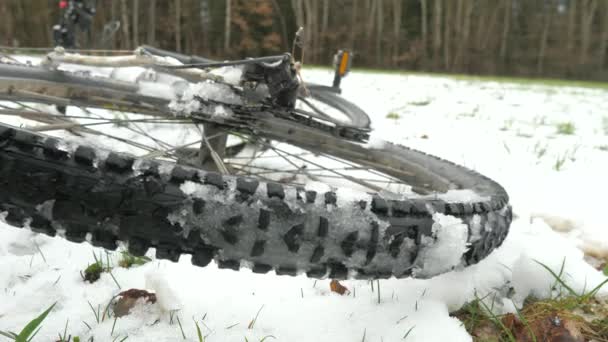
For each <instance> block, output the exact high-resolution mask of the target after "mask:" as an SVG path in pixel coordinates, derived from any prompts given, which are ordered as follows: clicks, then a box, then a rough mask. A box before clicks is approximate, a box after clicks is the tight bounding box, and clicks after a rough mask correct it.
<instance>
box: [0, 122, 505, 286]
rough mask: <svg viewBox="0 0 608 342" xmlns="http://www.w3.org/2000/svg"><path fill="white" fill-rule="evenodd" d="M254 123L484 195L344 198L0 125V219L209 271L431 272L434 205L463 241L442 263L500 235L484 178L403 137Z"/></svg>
mask: <svg viewBox="0 0 608 342" xmlns="http://www.w3.org/2000/svg"><path fill="white" fill-rule="evenodd" d="M260 120H261V121H260V122H261V124H260V127H261V129H260V132H261V134H263V135H264V136H265V137H267V138H270V139H277V140H282V141H286V142H290V143H293V144H295V145H297V146H302V147H303V148H306V149H311V150H315V149H318V148H319V147H318V146H317V145H318V143H319V141H320V140H321V141H323V139H325V141H327V142H329V143H326V144H324V146H326V147H327V148H328V149H329V150H330V153H332V154H333V153H335V155H337V156H338V157H341V158H348V157H349V156H350V157H352V156H353V155H357V156H361V157H357V158H360V159H357V160H358V161H359V162H362V163H365V162H367V163H370V165H374V166H375V167H377V168H378V169H380V170H382V171H383V172H386V173H388V174H390V173H395V174H401V172H400V171H399V170H402V169H408V170H412V171H414V176H413V177H412V178H411V179H408V180H409V181H410V182H411V183H412V184H413V185H419V186H421V187H428V188H431V189H436V190H437V191H447V190H449V189H453V188H465V189H473V190H474V191H475V192H476V193H478V194H479V195H480V196H482V197H484V198H486V200H483V201H478V202H475V203H471V202H458V201H456V202H445V201H442V200H438V199H434V198H406V199H403V200H387V199H384V198H382V197H381V196H379V195H377V194H376V195H374V196H370V197H369V198H366V199H361V200H357V201H355V202H353V201H351V200H350V199H346V200H342V199H341V198H340V194H339V191H338V192H336V191H327V192H324V193H317V192H315V191H312V190H308V191H307V190H305V189H302V188H296V187H293V186H287V185H282V184H279V183H273V182H260V181H258V180H255V179H251V178H248V177H236V176H223V175H220V174H217V173H213V172H205V171H202V170H198V169H193V168H189V167H185V166H179V165H169V164H167V163H166V162H160V161H141V160H137V159H136V158H134V157H132V156H129V155H126V154H121V153H115V152H104V151H101V150H96V149H94V148H91V147H87V146H77V147H74V148H73V149H72V150H65V148H63V147H61V146H65V143H63V142H62V141H61V140H60V139H57V138H49V137H44V136H42V135H38V134H35V133H32V132H28V131H26V130H22V129H17V128H14V127H10V126H7V125H5V124H0V212H6V213H7V214H6V215H5V220H6V222H8V223H9V224H11V225H14V226H29V227H30V228H31V229H32V230H34V231H37V232H41V233H46V234H48V235H55V234H56V233H57V232H60V233H61V234H62V235H65V237H66V238H67V239H68V240H70V241H75V242H82V241H84V240H87V238H88V239H89V240H90V242H91V243H92V244H93V245H95V246H101V247H104V248H108V249H114V248H116V243H117V241H124V242H127V243H128V248H129V250H130V251H131V252H132V253H134V254H136V255H141V254H143V253H145V252H146V251H147V249H148V248H150V247H154V248H156V255H157V257H159V258H165V259H170V260H173V261H176V260H177V259H178V258H179V256H180V255H181V254H191V255H192V262H193V264H195V265H199V266H205V265H207V264H208V263H209V262H210V261H211V260H213V259H215V260H216V262H217V264H218V265H219V267H220V268H231V269H239V268H240V267H241V266H242V265H243V264H247V265H249V266H250V267H251V268H252V269H253V271H254V272H260V273H265V272H268V271H270V270H272V269H274V270H275V272H276V273H277V274H288V275H296V274H298V273H300V272H305V273H306V274H307V275H308V276H309V277H314V278H323V277H331V278H334V279H342V278H345V277H347V276H349V275H350V276H353V277H357V278H361V279H371V278H386V277H390V276H395V277H407V276H416V277H428V276H433V275H435V274H436V273H437V272H430V273H429V272H425V270H424V268H421V267H422V266H421V265H422V264H423V263H424V261H425V260H424V259H423V257H424V252H425V250H427V248H429V246H432V245H433V241H434V239H436V238H437V236H435V232H434V225H435V224H436V222H435V220H434V217H435V216H436V215H437V214H438V213H443V214H446V215H451V216H455V217H456V218H457V219H459V220H461V221H462V222H463V224H465V225H466V227H467V229H466V239H467V242H468V243H470V248H468V250H467V251H466V252H463V254H462V256H461V259H460V260H459V263H458V265H452V266H454V267H455V266H466V265H470V264H473V263H476V262H477V261H479V260H481V259H483V258H484V257H485V256H487V255H488V254H489V253H490V252H491V251H492V250H493V249H495V248H496V247H498V246H499V245H500V244H501V243H502V241H503V240H504V238H505V237H506V235H507V232H508V228H509V225H510V222H511V219H512V214H511V208H510V206H509V204H508V195H507V194H506V192H505V190H504V189H503V188H502V187H501V186H500V185H499V184H497V183H495V182H494V181H492V180H490V179H488V178H487V177H484V176H482V175H480V174H478V173H476V172H474V171H471V170H468V169H466V168H464V167H461V166H458V165H456V164H453V163H450V162H448V161H445V160H442V159H439V158H436V157H432V156H430V155H427V154H424V153H422V152H418V151H415V150H412V149H409V148H406V147H403V146H399V145H394V144H385V145H384V146H383V147H382V148H374V147H371V146H363V145H360V144H355V143H352V142H348V141H344V140H342V139H340V138H338V137H335V136H332V135H329V134H327V133H325V132H321V131H318V130H314V129H312V128H306V127H300V126H298V125H297V124H295V123H292V122H289V121H282V120H276V119H272V120H266V121H264V118H263V117H262V118H261V119H260ZM272 125H274V126H272ZM281 125H284V127H282V126H281ZM294 129H295V134H294V133H293V131H294ZM290 131H291V132H292V133H290V134H288V135H286V136H284V135H282V133H281V132H290ZM332 149H333V150H332ZM352 158H354V157H352ZM168 169H170V170H171V171H170V172H166V171H163V170H168ZM184 187H186V188H188V189H195V190H197V191H196V192H195V193H188V191H185V188H184ZM340 215H342V216H343V217H349V218H352V217H355V218H356V220H353V221H346V222H345V221H344V220H343V219H341V216H340ZM343 217H342V218H343ZM450 267H451V266H450ZM447 270H448V269H441V271H440V272H439V271H438V272H439V273H441V272H445V271H447Z"/></svg>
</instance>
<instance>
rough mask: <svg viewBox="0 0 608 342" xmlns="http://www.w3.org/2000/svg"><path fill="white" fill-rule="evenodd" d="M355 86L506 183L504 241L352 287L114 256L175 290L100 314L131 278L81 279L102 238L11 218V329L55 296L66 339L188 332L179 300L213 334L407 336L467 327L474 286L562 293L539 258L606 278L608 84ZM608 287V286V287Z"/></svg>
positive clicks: (415, 140)
mask: <svg viewBox="0 0 608 342" xmlns="http://www.w3.org/2000/svg"><path fill="white" fill-rule="evenodd" d="M331 76H332V75H331V74H330V72H329V71H323V70H313V71H306V73H305V74H304V77H305V79H306V80H307V81H315V82H318V83H328V82H330V80H331ZM343 88H344V93H343V95H344V96H345V97H347V98H349V99H351V100H353V101H354V102H355V103H357V104H359V105H360V106H361V107H362V108H364V109H365V110H366V111H367V112H368V113H369V114H370V116H371V117H372V121H373V127H374V129H375V136H376V137H379V138H382V139H386V140H391V141H394V142H398V143H402V144H405V145H407V146H410V147H413V148H417V149H420V150H423V151H425V152H429V153H431V154H435V155H438V156H441V157H442V158H445V159H449V160H452V161H454V162H457V163H460V164H463V165H465V166H468V167H470V168H473V169H475V170H477V171H479V172H481V173H482V174H485V175H487V176H489V177H491V178H493V179H495V180H497V181H498V182H499V183H501V184H502V185H503V186H504V187H505V188H506V189H507V191H508V192H509V194H510V196H511V203H512V205H513V208H514V212H515V215H516V219H515V220H514V222H513V224H512V227H511V232H510V234H509V236H508V237H507V240H506V241H505V243H504V244H503V246H502V247H500V248H499V249H498V250H497V251H495V252H494V253H492V254H491V255H490V256H489V257H488V258H487V259H485V260H483V261H482V262H480V263H479V264H478V265H475V266H472V267H469V268H466V269H464V270H459V271H455V272H451V273H448V274H444V275H441V276H438V277H435V278H433V279H430V280H418V279H400V280H396V279H389V280H381V281H379V283H377V282H374V283H373V287H372V284H371V283H370V282H369V281H356V280H349V281H344V282H342V284H343V285H345V286H346V287H347V288H348V289H349V290H350V293H349V294H348V295H344V296H340V295H338V294H336V293H332V292H330V290H329V280H319V281H315V280H313V279H308V278H305V277H303V276H300V277H287V276H275V275H274V274H268V275H257V274H253V273H252V272H251V271H249V270H242V271H240V272H234V271H230V270H219V269H217V267H216V266H215V265H213V264H212V265H210V266H209V267H206V268H198V267H194V266H192V265H191V264H190V260H188V259H189V257H187V256H184V257H182V258H181V259H180V262H179V263H171V262H167V261H153V262H150V263H148V264H146V265H144V266H141V267H137V268H132V269H121V268H116V269H115V270H114V271H113V273H112V274H113V276H114V277H115V278H116V280H117V282H118V283H119V284H120V286H121V287H122V289H123V290H124V289H129V288H149V289H150V290H154V291H156V292H157V294H158V296H159V297H162V298H164V299H165V300H164V301H163V300H161V299H159V304H155V305H140V306H138V307H136V309H135V312H132V313H131V314H130V315H128V316H125V317H122V318H119V319H118V320H117V321H116V322H114V321H113V320H105V321H103V322H101V323H97V322H96V320H95V316H94V314H93V311H92V310H91V308H90V306H89V302H90V303H91V304H92V305H93V306H94V307H95V308H96V307H97V305H101V307H104V306H105V305H106V304H107V303H108V301H109V300H110V299H111V298H112V296H114V295H115V294H117V293H118V292H119V289H118V287H117V285H116V283H115V281H114V280H113V279H112V277H111V276H110V275H109V274H107V273H104V274H103V275H102V277H101V280H100V281H98V282H96V283H94V284H88V283H84V282H83V281H82V279H81V276H80V274H79V271H81V270H83V269H84V268H85V267H86V266H87V264H88V263H92V262H93V256H92V251H97V253H99V251H98V250H97V249H95V248H92V247H91V246H90V245H88V244H73V243H70V242H67V241H66V240H63V239H60V238H48V237H45V236H38V235H33V234H31V233H29V232H27V231H24V230H18V229H13V228H11V227H9V226H5V225H4V224H3V223H0V291H1V292H0V330H5V331H6V330H11V331H18V330H20V328H22V327H23V326H24V325H25V324H26V323H27V322H28V321H29V320H31V319H33V318H34V317H35V316H36V315H38V314H39V313H41V312H42V311H44V310H45V309H46V308H47V307H49V306H50V305H51V304H52V303H54V302H57V306H56V308H55V310H54V311H53V312H52V314H51V315H50V316H49V317H48V318H47V319H46V320H45V322H44V324H43V329H42V330H41V332H40V333H39V334H38V336H37V337H36V340H40V341H51V340H54V339H53V338H55V339H56V337H57V333H58V332H63V330H64V327H65V325H66V321H67V322H68V332H69V333H70V334H72V335H78V336H80V337H81V340H86V339H87V338H88V337H89V336H94V337H95V341H112V340H114V338H116V337H119V336H120V338H119V339H118V340H120V339H122V338H123V337H124V336H127V335H128V336H129V337H128V340H127V341H176V340H182V333H181V331H180V327H179V325H178V324H177V323H175V319H174V322H173V323H171V322H170V319H169V316H170V315H169V314H168V313H167V312H166V311H167V310H173V309H177V308H179V309H180V311H179V312H178V315H179V317H180V322H181V325H182V327H183V330H184V333H185V335H186V337H187V340H190V341H195V340H197V336H196V335H197V334H196V328H195V324H194V321H193V320H196V321H198V322H199V325H200V326H201V329H202V333H203V334H204V335H206V336H207V337H206V341H244V340H245V339H247V340H248V341H260V340H262V339H263V338H264V337H266V336H273V337H274V338H276V340H278V341H332V342H340V341H387V342H388V341H399V340H402V339H403V337H404V336H405V335H406V334H407V338H406V340H407V341H469V340H471V337H470V336H469V335H468V334H467V332H466V331H465V329H464V327H463V326H462V324H461V322H460V321H458V320H457V319H456V318H453V317H450V316H449V312H451V311H454V310H457V309H458V308H460V307H461V306H462V305H463V304H464V303H466V302H468V301H471V300H473V299H475V298H476V297H480V298H484V297H485V298H493V299H494V307H495V310H496V311H497V313H502V312H508V311H514V308H515V307H516V306H519V305H520V304H521V302H522V301H523V299H524V298H526V297H527V296H528V295H535V296H541V297H543V296H548V295H549V291H550V288H551V286H552V285H553V284H554V282H555V281H554V279H553V278H552V276H551V275H550V274H549V273H548V272H547V271H546V270H544V269H543V268H542V267H541V266H540V265H539V264H538V263H536V262H535V260H537V261H539V262H541V263H543V264H545V265H547V266H549V267H551V268H553V269H554V270H555V271H556V273H557V272H559V269H560V268H561V266H562V263H565V269H564V278H565V279H566V281H567V282H568V284H569V285H570V286H571V287H573V288H574V289H575V290H576V291H584V290H589V289H591V288H593V287H595V285H596V284H598V283H600V282H601V281H602V280H604V279H605V277H604V276H603V275H602V274H601V272H599V271H596V270H595V269H594V268H593V267H592V266H590V265H589V264H588V263H587V262H586V261H585V260H584V259H583V256H584V252H585V253H587V254H589V255H593V256H596V257H598V258H601V257H604V258H606V257H608V223H606V222H607V220H606V219H605V217H606V214H605V213H606V208H607V207H606V200H605V197H606V194H607V193H608V180H607V179H606V172H607V170H608V101H606V99H608V91H607V90H600V89H583V88H574V87H573V88H569V87H549V86H542V85H529V84H526V85H522V84H510V83H495V82H482V81H463V80H454V79H449V78H442V77H427V76H407V75H396V74H371V73H356V72H355V73H353V74H351V75H350V76H349V77H348V78H347V79H345V80H344V84H343ZM389 113H392V114H391V115H388V114H389ZM387 115H388V116H389V117H387ZM564 123H571V124H572V125H573V127H574V132H572V133H573V134H559V133H558V126H560V124H564ZM557 231H559V232H557ZM150 255H153V251H151V252H150ZM43 256H44V258H43ZM118 257H119V256H118V253H115V254H112V255H111V258H112V259H113V260H117V259H118ZM488 294H491V295H490V296H486V295H488ZM601 294H602V295H608V288H604V289H603V291H602V292H601ZM167 298H172V299H167ZM258 312H259V315H258V317H257V320H256V321H255V324H254V325H253V327H252V328H248V326H249V325H250V322H251V321H252V319H254V318H255V317H256V314H257V313H258ZM83 322H86V324H88V325H90V326H91V328H92V330H89V328H88V327H87V326H86V325H85V324H84V323H83ZM112 332H113V333H112ZM408 332H409V334H408ZM268 340H272V337H268V338H267V339H266V341H268Z"/></svg>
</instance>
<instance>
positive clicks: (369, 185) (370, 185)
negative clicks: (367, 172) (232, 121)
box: [261, 142, 383, 192]
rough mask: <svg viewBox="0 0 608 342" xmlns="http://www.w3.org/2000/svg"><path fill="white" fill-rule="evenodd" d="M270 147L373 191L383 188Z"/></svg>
mask: <svg viewBox="0 0 608 342" xmlns="http://www.w3.org/2000/svg"><path fill="white" fill-rule="evenodd" d="M261 143H262V144H264V145H266V146H268V145H269V144H267V143H264V142H261ZM269 148H272V149H274V150H276V151H278V152H281V153H284V154H286V155H288V156H290V157H294V158H296V159H299V160H302V161H304V162H306V163H309V164H312V165H314V166H316V167H319V168H322V169H324V170H326V171H329V172H331V173H334V174H336V175H338V176H341V177H343V178H344V179H346V180H349V181H351V182H353V183H355V184H359V185H362V186H364V187H366V188H369V189H371V190H373V191H376V192H379V191H381V190H383V189H382V188H380V187H378V186H376V185H374V184H370V183H368V182H365V181H360V180H359V179H357V178H355V177H351V176H349V175H345V174H343V173H341V172H338V171H334V170H331V169H328V168H326V167H324V166H322V165H320V164H317V163H314V162H311V161H309V160H306V159H305V158H301V157H298V156H296V155H294V154H292V153H289V152H287V151H283V150H281V149H279V148H277V147H272V146H270V147H269ZM296 167H297V166H296Z"/></svg>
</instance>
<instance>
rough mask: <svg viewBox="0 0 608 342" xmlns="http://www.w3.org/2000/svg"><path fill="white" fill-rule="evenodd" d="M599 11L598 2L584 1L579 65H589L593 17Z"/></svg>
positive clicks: (593, 0)
mask: <svg viewBox="0 0 608 342" xmlns="http://www.w3.org/2000/svg"><path fill="white" fill-rule="evenodd" d="M596 9H597V1H596V0H583V8H582V10H581V15H582V20H581V47H580V56H579V64H585V63H587V59H588V56H589V42H590V41H591V32H592V30H591V28H592V24H593V17H594V16H595V10H596Z"/></svg>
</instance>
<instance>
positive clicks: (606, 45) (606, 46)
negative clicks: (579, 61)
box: [597, 2, 608, 70]
mask: <svg viewBox="0 0 608 342" xmlns="http://www.w3.org/2000/svg"><path fill="white" fill-rule="evenodd" d="M603 12H604V18H603V20H604V23H603V25H604V27H603V29H602V38H601V40H600V53H599V56H598V63H597V65H598V67H599V68H600V70H604V69H605V68H606V53H607V51H606V50H608V2H604V10H603Z"/></svg>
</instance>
